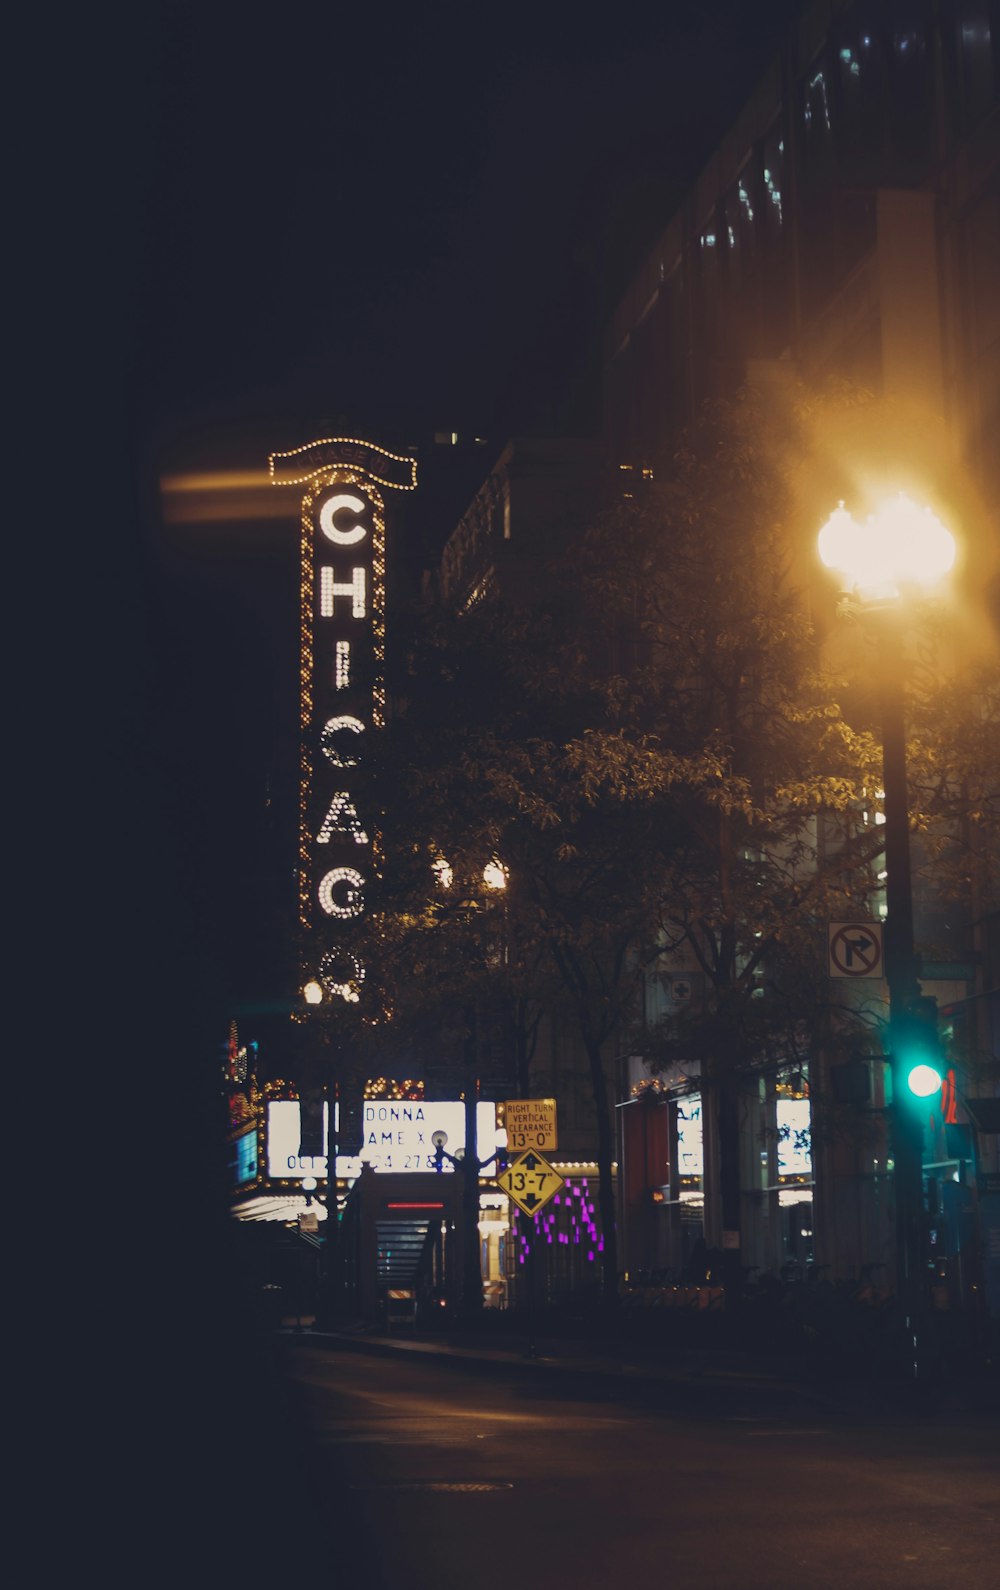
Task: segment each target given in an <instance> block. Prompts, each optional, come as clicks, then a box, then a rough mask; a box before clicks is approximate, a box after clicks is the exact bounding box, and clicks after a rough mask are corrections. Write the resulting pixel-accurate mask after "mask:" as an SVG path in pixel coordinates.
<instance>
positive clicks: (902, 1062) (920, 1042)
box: [892, 994, 945, 1104]
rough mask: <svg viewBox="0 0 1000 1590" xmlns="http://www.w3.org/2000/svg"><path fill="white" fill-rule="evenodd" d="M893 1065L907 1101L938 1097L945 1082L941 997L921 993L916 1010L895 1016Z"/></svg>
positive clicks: (912, 1102)
mask: <svg viewBox="0 0 1000 1590" xmlns="http://www.w3.org/2000/svg"><path fill="white" fill-rule="evenodd" d="M892 1047H893V1056H894V1060H895V1064H894V1067H893V1070H894V1073H895V1078H894V1080H896V1081H897V1083H898V1086H899V1087H900V1088H901V1091H902V1093H903V1098H904V1101H906V1102H909V1103H911V1104H920V1103H923V1102H925V1101H926V1100H928V1099H932V1098H934V1097H935V1096H936V1095H937V1094H939V1093H940V1091H941V1085H942V1083H943V1081H944V1072H945V1066H944V1059H943V1056H942V1054H941V1043H940V1039H939V1038H938V1016H937V1000H936V999H934V998H932V997H931V996H930V995H926V994H924V995H921V997H920V998H919V999H917V1000H916V1002H915V1004H914V1006H913V1009H912V1010H907V1011H904V1012H901V1013H900V1014H899V1015H897V1016H894V1017H893V1021H892Z"/></svg>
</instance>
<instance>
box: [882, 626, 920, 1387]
mask: <svg viewBox="0 0 1000 1590" xmlns="http://www.w3.org/2000/svg"><path fill="white" fill-rule="evenodd" d="M882 617H883V618H884V617H885V615H882ZM899 641H900V636H899V635H898V634H897V633H896V631H895V627H894V626H893V625H891V624H888V623H883V624H881V625H880V634H879V642H880V644H879V673H880V680H881V689H882V785H883V790H884V800H885V871H886V886H885V894H886V923H885V970H886V981H887V983H888V985H889V1049H890V1055H891V1063H892V1095H893V1108H892V1126H893V1157H894V1159H895V1191H896V1287H897V1295H898V1297H899V1301H900V1305H901V1307H902V1310H903V1317H904V1321H905V1327H906V1335H907V1343H908V1359H907V1368H908V1373H909V1374H910V1376H911V1378H913V1379H916V1378H917V1377H918V1376H919V1373H920V1348H921V1347H922V1343H921V1342H920V1340H919V1337H920V1323H921V1321H920V1316H921V1311H922V1284H923V1245H924V1244H923V1218H922V1210H923V1174H922V1167H921V1150H922V1142H923V1139H922V1133H921V1128H920V1125H919V1122H917V1121H916V1120H914V1119H913V1118H912V1117H911V1115H910V1113H909V1112H908V1111H907V1109H906V1103H905V1097H904V1090H905V1088H906V1076H905V1068H904V1049H905V1043H904V1039H905V1038H906V1036H907V1035H908V1034H909V1032H911V1031H912V1024H913V1021H914V1018H915V1016H916V1013H917V1011H918V1009H919V1000H920V994H921V990H920V982H919V980H918V971H919V965H920V962H919V959H918V957H917V956H916V954H915V953H914V948H913V889H912V881H911V876H910V831H909V823H910V817H909V797H908V793H907V783H906V733H905V724H904V698H903V678H902V667H901V663H900V661H899V657H900V645H899ZM910 1348H912V1355H910V1352H909V1349H910Z"/></svg>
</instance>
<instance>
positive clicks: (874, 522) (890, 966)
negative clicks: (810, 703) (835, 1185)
mask: <svg viewBox="0 0 1000 1590" xmlns="http://www.w3.org/2000/svg"><path fill="white" fill-rule="evenodd" d="M818 545H819V555H820V558H821V560H822V562H823V563H825V564H826V566H827V567H828V568H831V569H834V570H835V571H836V572H837V573H838V574H840V575H841V576H842V579H843V588H844V590H845V592H846V593H847V594H848V596H849V597H850V598H852V599H853V601H854V602H855V603H856V604H857V606H858V607H859V608H860V609H861V610H862V611H864V612H866V613H867V614H869V615H871V617H872V618H873V620H874V623H875V629H876V634H877V638H878V643H879V660H878V669H879V685H880V691H881V716H882V784H883V791H884V814H885V825H884V838H885V872H886V880H885V894H886V921H885V971H886V982H887V983H888V988H889V1053H890V1064H891V1072H892V1103H893V1137H894V1142H893V1151H894V1158H895V1184H896V1274H897V1293H898V1297H899V1300H900V1303H901V1306H902V1309H903V1315H904V1320H905V1323H906V1328H907V1337H908V1341H909V1342H910V1343H911V1345H912V1359H911V1360H910V1371H911V1373H912V1375H913V1376H914V1377H917V1376H918V1375H919V1373H920V1349H921V1345H922V1344H921V1343H920V1341H919V1339H918V1338H919V1334H920V1318H921V1313H922V1307H921V1305H922V1290H923V1288H922V1282H923V1268H924V1265H923V1261H924V1230H923V1170H922V1143H923V1126H922V1121H921V1119H920V1115H919V1109H918V1103H919V1101H926V1100H927V1099H928V1098H930V1097H933V1095H934V1094H935V1093H936V1092H937V1091H938V1090H939V1088H940V1086H941V1071H940V1066H939V1050H938V1039H937V1006H936V1001H935V1000H933V999H930V998H927V997H925V996H924V995H923V994H922V992H921V987H920V982H919V974H920V962H919V958H918V957H917V955H916V954H915V952H914V948H913V889H912V883H911V877H910V834H909V800H908V796H907V785H906V736H905V727H904V715H903V714H904V694H903V666H902V659H901V653H902V647H901V646H900V644H899V641H900V639H901V636H900V633H899V630H898V628H897V626H896V624H895V623H894V620H896V619H898V617H899V613H900V603H901V600H902V599H903V598H905V596H906V595H907V594H909V593H910V592H911V591H913V590H914V589H916V590H922V591H924V592H926V591H928V590H929V589H931V588H932V587H933V586H935V585H937V584H938V583H939V582H940V581H941V580H942V579H944V577H945V576H946V575H947V574H948V573H949V571H950V570H951V569H952V567H953V566H954V563H955V538H954V537H953V536H952V534H951V532H950V531H949V530H948V529H947V528H946V527H945V526H944V525H943V524H942V523H941V521H940V519H938V518H937V516H936V515H935V514H934V513H932V512H931V510H930V509H929V508H920V507H918V506H917V504H916V503H914V502H913V501H912V500H911V499H910V498H909V497H907V496H905V494H904V493H902V492H900V493H899V494H898V495H897V496H896V497H894V498H891V499H890V500H889V501H888V502H886V503H885V504H884V505H883V506H882V507H881V508H880V509H879V510H878V511H877V512H876V513H874V514H871V515H869V517H868V519H867V522H866V523H865V524H864V525H859V524H858V523H857V522H856V520H854V519H853V518H852V516H851V515H850V514H849V513H848V512H847V510H846V509H845V507H844V504H843V503H840V505H839V506H838V507H837V509H836V510H835V511H834V512H833V513H832V514H831V516H830V518H829V519H828V521H827V523H826V524H825V525H824V526H823V528H822V530H821V531H820V532H819V543H818Z"/></svg>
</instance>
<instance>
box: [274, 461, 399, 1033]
mask: <svg viewBox="0 0 1000 1590" xmlns="http://www.w3.org/2000/svg"><path fill="white" fill-rule="evenodd" d="M270 464H271V478H272V480H273V481H274V482H275V484H277V485H292V484H294V485H303V486H305V488H306V490H305V494H304V496H303V498H302V531H301V538H302V539H301V587H300V624H301V653H300V671H299V681H300V690H299V700H300V726H301V746H302V749H301V764H300V779H299V920H300V922H301V925H302V927H303V928H305V929H306V930H307V932H308V934H309V942H310V943H311V944H314V945H317V946H318V948H317V949H316V951H315V954H314V956H313V964H309V965H306V966H304V967H303V991H304V992H305V994H306V997H307V998H309V997H310V995H311V994H312V997H313V998H314V999H315V998H316V997H318V994H317V993H315V992H313V991H316V990H318V989H320V988H321V989H322V990H323V995H324V996H325V997H327V998H330V999H340V1000H344V1001H346V1002H347V1003H349V1004H356V1003H358V1002H359V1000H360V998H361V990H362V986H363V984H364V981H365V967H364V965H363V963H362V961H361V960H360V958H359V956H358V954H357V953H356V950H355V949H354V948H353V947H352V943H351V927H352V924H356V922H357V920H358V919H359V918H360V917H362V916H363V915H364V913H365V908H366V905H365V902H366V889H367V887H368V885H369V881H370V879H371V876H372V870H373V865H374V863H373V841H374V837H375V830H374V825H373V821H372V818H371V816H370V815H369V814H365V813H362V812H361V811H360V810H359V796H358V776H359V774H358V770H359V769H360V768H362V767H363V766H364V763H365V760H366V755H367V746H368V743H369V742H370V738H371V735H372V733H373V732H375V731H376V730H377V729H379V728H380V727H381V725H382V724H383V722H384V721H385V551H386V513H385V499H384V495H383V493H384V491H385V489H386V488H392V489H395V490H399V491H412V490H413V489H414V487H415V486H416V464H415V462H414V461H413V459H410V458H404V457H401V456H399V455H398V454H395V453H387V452H386V451H385V450H384V449H383V448H381V447H376V446H374V445H373V444H372V443H370V442H362V441H358V440H355V439H352V438H348V437H333V438H328V439H326V440H324V441H319V442H311V443H309V445H308V446H306V447H300V448H296V449H295V451H293V452H289V453H273V454H272V455H271V460H270Z"/></svg>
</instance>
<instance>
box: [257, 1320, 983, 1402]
mask: <svg viewBox="0 0 1000 1590" xmlns="http://www.w3.org/2000/svg"><path fill="white" fill-rule="evenodd" d="M279 1334H280V1335H281V1336H283V1337H288V1338H291V1339H292V1340H294V1341H295V1342H297V1343H300V1344H303V1345H306V1344H308V1345H311V1346H317V1347H327V1348H334V1349H337V1350H340V1351H347V1352H363V1353H371V1354H375V1355H379V1354H381V1355H391V1356H394V1357H399V1358H410V1359H411V1360H417V1359H422V1360H424V1361H427V1360H434V1361H435V1362H436V1363H439V1364H446V1363H447V1364H448V1365H449V1366H451V1367H453V1368H455V1369H456V1370H461V1369H463V1368H465V1369H476V1368H489V1369H490V1370H491V1371H492V1372H494V1373H496V1374H499V1375H504V1376H509V1375H516V1376H520V1377H524V1376H536V1377H538V1378H539V1379H541V1380H544V1381H546V1382H547V1384H548V1386H549V1388H550V1389H551V1390H553V1391H558V1392H562V1393H563V1394H566V1395H573V1396H578V1397H584V1398H586V1397H588V1396H599V1397H609V1398H611V1397H614V1398H616V1399H619V1400H621V1399H627V1400H629V1401H633V1400H637V1401H640V1402H642V1403H644V1404H647V1405H650V1406H654V1405H655V1406H656V1407H657V1408H660V1409H663V1408H668V1409H669V1408H673V1409H674V1410H675V1411H677V1412H686V1413H690V1412H697V1411H700V1412H703V1413H705V1414H707V1415H711V1416H722V1417H726V1418H730V1419H733V1418H741V1417H742V1418H755V1417H785V1416H788V1417H802V1416H803V1415H806V1414H808V1415H810V1416H812V1417H822V1418H826V1419H830V1418H838V1417H839V1418H849V1419H856V1418H859V1417H861V1418H863V1417H865V1416H868V1417H873V1416H874V1417H877V1416H880V1415H892V1414H897V1415H904V1416H910V1417H921V1418H932V1419H935V1420H936V1419H940V1418H949V1417H961V1418H979V1417H985V1418H996V1417H998V1416H1000V1383H998V1381H997V1380H996V1378H993V1379H985V1378H982V1377H980V1378H975V1377H973V1378H971V1379H962V1380H958V1379H950V1380H938V1381H936V1382H934V1383H932V1384H927V1385H920V1386H915V1385H913V1384H911V1383H907V1382H906V1381H904V1380H896V1381H893V1380H887V1379H885V1378H882V1379H878V1380H876V1379H871V1380H867V1379H866V1380H859V1379H857V1378H854V1379H851V1378H843V1377H842V1378H836V1379H835V1378H832V1377H830V1378H827V1377H824V1378H820V1377H819V1376H818V1375H817V1374H816V1373H815V1372H814V1371H813V1370H811V1368H810V1366H809V1365H808V1364H806V1363H805V1362H803V1361H802V1360H787V1361H781V1360H779V1359H778V1358H777V1357H774V1358H771V1357H765V1356H764V1355H761V1354H756V1355H755V1354H750V1353H745V1352H739V1351H736V1350H733V1349H722V1348H705V1349H701V1348H695V1347H685V1348H678V1347H676V1346H670V1347H657V1346H654V1345H651V1344H648V1343H637V1342H628V1341H621V1340H619V1341H617V1342H613V1343H608V1344H607V1345H606V1346H601V1345H599V1344H598V1343H596V1342H595V1341H593V1340H572V1339H560V1338H557V1337H554V1336H552V1335H551V1334H547V1333H546V1332H545V1331H544V1329H541V1330H539V1332H538V1333H537V1335H536V1337H535V1338H534V1340H533V1342H531V1343H530V1344H529V1339H528V1337H527V1335H526V1334H523V1333H522V1334H510V1333H506V1332H501V1331H497V1330H492V1331H491V1330H490V1329H489V1326H488V1324H487V1325H484V1327H483V1328H482V1329H480V1330H477V1331H474V1332H473V1331H465V1332H463V1331H459V1330H449V1331H445V1332H442V1333H440V1334H429V1333H419V1332H414V1331H412V1330H405V1331H403V1330H400V1331H399V1332H398V1333H397V1334H392V1335H386V1334H377V1333H376V1332H374V1331H371V1330H368V1329H365V1328H363V1327H361V1326H360V1325H358V1326H355V1327H353V1328H351V1327H348V1328H344V1329H341V1330H337V1331H322V1330H317V1329H316V1328H315V1324H314V1322H313V1321H312V1320H311V1319H309V1318H308V1317H307V1316H303V1321H302V1328H301V1329H299V1328H298V1327H297V1323H296V1321H295V1319H294V1318H289V1317H286V1320H285V1322H284V1323H283V1325H282V1327H281V1329H280V1332H279ZM529 1346H530V1347H531V1348H533V1353H531V1352H529Z"/></svg>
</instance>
